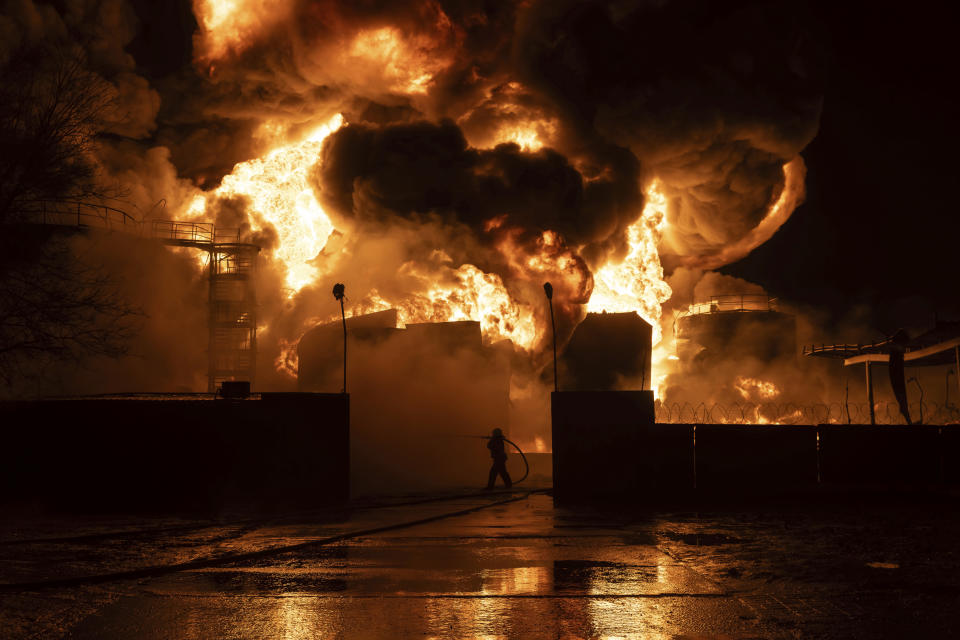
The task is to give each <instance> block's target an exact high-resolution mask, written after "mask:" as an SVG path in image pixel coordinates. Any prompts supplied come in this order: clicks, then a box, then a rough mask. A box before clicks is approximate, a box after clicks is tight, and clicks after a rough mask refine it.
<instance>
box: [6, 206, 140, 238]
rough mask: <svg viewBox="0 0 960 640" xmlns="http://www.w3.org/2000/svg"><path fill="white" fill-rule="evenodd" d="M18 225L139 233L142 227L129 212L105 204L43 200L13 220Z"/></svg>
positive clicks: (20, 212)
mask: <svg viewBox="0 0 960 640" xmlns="http://www.w3.org/2000/svg"><path fill="white" fill-rule="evenodd" d="M12 218H13V220H15V221H17V222H26V223H33V224H51V225H60V226H69V227H96V228H100V229H107V230H110V231H125V232H127V233H140V229H141V225H140V222H139V221H137V219H136V218H134V217H133V216H131V215H130V214H128V213H127V212H126V211H122V210H121V209H117V208H115V207H111V206H108V205H103V204H91V203H88V202H77V201H73V200H40V201H37V202H32V203H30V204H28V205H27V207H26V208H24V209H21V210H19V211H17V212H16V213H15V214H13V216H12Z"/></svg>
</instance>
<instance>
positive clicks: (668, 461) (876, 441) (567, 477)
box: [552, 391, 960, 503]
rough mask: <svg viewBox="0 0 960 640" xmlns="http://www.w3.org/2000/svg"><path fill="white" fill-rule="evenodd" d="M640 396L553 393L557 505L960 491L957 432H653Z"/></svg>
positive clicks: (680, 427) (789, 428) (655, 427)
mask: <svg viewBox="0 0 960 640" xmlns="http://www.w3.org/2000/svg"><path fill="white" fill-rule="evenodd" d="M647 393H648V392H640V391H635V392H628V391H621V392H561V393H554V394H553V403H552V409H553V416H552V418H553V472H554V480H553V483H554V495H555V498H556V499H557V500H558V502H561V503H562V502H565V501H575V500H583V499H596V498H600V497H616V498H618V499H623V498H624V497H629V498H630V499H631V500H632V501H637V502H644V501H648V502H661V501H663V500H664V499H673V498H677V497H684V496H692V495H699V496H717V497H740V496H746V495H752V496H759V495H777V494H784V493H791V492H797V491H805V490H806V491H810V490H818V489H819V488H829V487H862V488H881V489H883V488H886V489H900V488H925V487H929V486H935V485H940V484H956V483H958V482H960V425H949V426H944V427H932V426H868V425H819V426H813V425H716V424H710V425H706V424H700V425H692V424H655V423H654V422H653V418H652V415H651V410H652V397H649V398H648V397H647V396H646V395H644V394H647Z"/></svg>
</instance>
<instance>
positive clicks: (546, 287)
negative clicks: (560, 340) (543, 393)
mask: <svg viewBox="0 0 960 640" xmlns="http://www.w3.org/2000/svg"><path fill="white" fill-rule="evenodd" d="M543 291H544V293H546V294H547V302H548V303H549V304H550V328H551V330H552V331H553V390H554V391H556V392H559V391H560V379H559V378H558V377H557V324H556V322H555V321H554V319H553V285H552V284H550V283H549V282H545V283H543Z"/></svg>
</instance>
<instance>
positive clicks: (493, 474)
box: [487, 428, 513, 490]
mask: <svg viewBox="0 0 960 640" xmlns="http://www.w3.org/2000/svg"><path fill="white" fill-rule="evenodd" d="M487 449H490V457H491V458H493V466H492V467H490V477H489V479H488V480H487V489H488V490H489V489H493V485H494V483H496V481H497V474H499V475H500V477H501V478H503V483H504V484H505V485H506V487H507V489H509V488H510V487H512V486H513V481H511V480H510V474H509V473H508V472H507V451H506V449H504V439H503V431H502V430H500V429H499V428H497V429H494V430H493V435H491V436H490V441H489V442H488V443H487Z"/></svg>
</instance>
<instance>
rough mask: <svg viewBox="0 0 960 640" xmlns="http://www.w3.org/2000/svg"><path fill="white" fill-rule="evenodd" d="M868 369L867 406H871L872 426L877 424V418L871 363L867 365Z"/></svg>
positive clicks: (866, 363)
mask: <svg viewBox="0 0 960 640" xmlns="http://www.w3.org/2000/svg"><path fill="white" fill-rule="evenodd" d="M864 364H865V365H866V369H867V404H869V405H870V424H872V425H873V424H877V416H876V415H875V414H874V411H873V378H871V376H870V361H869V360H867V361H866V362H865V363H864Z"/></svg>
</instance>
